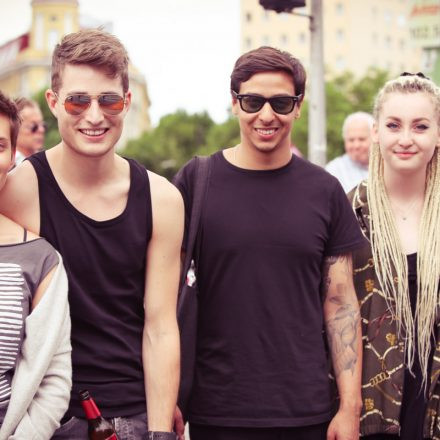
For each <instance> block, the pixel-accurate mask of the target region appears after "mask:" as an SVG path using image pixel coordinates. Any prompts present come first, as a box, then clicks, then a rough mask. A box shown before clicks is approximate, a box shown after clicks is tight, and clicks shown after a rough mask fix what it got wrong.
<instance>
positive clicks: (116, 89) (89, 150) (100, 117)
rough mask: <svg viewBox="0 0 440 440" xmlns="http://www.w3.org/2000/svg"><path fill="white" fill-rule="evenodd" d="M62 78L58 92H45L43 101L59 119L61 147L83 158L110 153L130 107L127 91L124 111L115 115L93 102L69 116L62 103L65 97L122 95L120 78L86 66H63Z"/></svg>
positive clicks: (96, 101) (129, 96)
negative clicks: (104, 110) (44, 100)
mask: <svg viewBox="0 0 440 440" xmlns="http://www.w3.org/2000/svg"><path fill="white" fill-rule="evenodd" d="M61 78H62V81H61V87H60V89H59V91H58V93H57V94H55V93H54V92H53V91H52V90H48V91H47V92H46V98H47V102H48V104H49V107H50V109H51V110H52V113H53V114H54V115H55V117H56V118H57V119H58V129H59V131H60V135H61V139H62V143H63V145H64V147H66V148H69V149H70V151H72V152H75V153H76V154H79V155H84V156H91V157H99V156H103V155H106V154H109V153H110V154H113V152H114V146H115V144H116V142H117V141H118V140H119V138H120V136H121V133H122V128H123V122H124V117H125V115H126V113H127V110H128V108H129V105H130V98H131V94H130V92H127V93H126V95H125V102H126V104H125V107H124V109H123V110H122V112H121V113H119V114H117V115H108V114H106V113H104V112H103V111H102V109H101V108H100V106H99V104H98V100H97V99H92V102H91V105H90V107H88V108H87V109H86V110H84V111H83V112H82V113H81V114H79V115H71V114H68V113H67V112H66V110H65V108H64V101H65V100H66V97H67V96H70V95H72V94H78V93H82V94H88V95H91V96H97V95H100V94H109V93H112V94H118V95H120V96H124V93H123V89H122V83H121V78H119V77H116V78H111V77H109V76H108V75H106V74H105V73H104V72H103V71H101V70H98V69H96V68H94V67H91V66H88V65H72V64H67V65H66V66H65V67H64V69H63V71H62V77H61ZM57 95H58V97H57Z"/></svg>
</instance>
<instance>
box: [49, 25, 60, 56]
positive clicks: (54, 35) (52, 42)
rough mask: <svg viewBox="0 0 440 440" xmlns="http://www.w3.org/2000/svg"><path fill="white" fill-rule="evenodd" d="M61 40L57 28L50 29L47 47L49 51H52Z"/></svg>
mask: <svg viewBox="0 0 440 440" xmlns="http://www.w3.org/2000/svg"><path fill="white" fill-rule="evenodd" d="M58 40H59V36H58V32H57V31H56V30H53V29H52V30H50V31H49V35H48V37H47V48H48V50H49V51H52V50H53V49H54V48H55V46H56V44H57V43H58Z"/></svg>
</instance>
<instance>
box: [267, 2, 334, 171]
mask: <svg viewBox="0 0 440 440" xmlns="http://www.w3.org/2000/svg"><path fill="white" fill-rule="evenodd" d="M308 1H310V4H311V8H310V11H311V15H307V14H302V13H296V12H293V10H294V8H298V7H303V6H305V3H306V2H305V0H302V1H301V0H260V4H261V6H263V8H264V9H269V10H273V11H276V12H277V13H280V12H289V13H291V14H294V15H299V16H302V17H307V18H308V19H309V22H310V71H309V78H310V81H309V84H310V87H309V90H310V92H309V127H308V150H309V160H310V161H311V162H313V163H315V164H317V165H321V166H324V165H325V163H326V152H327V140H326V122H325V115H326V112H325V82H324V43H323V21H322V0H308Z"/></svg>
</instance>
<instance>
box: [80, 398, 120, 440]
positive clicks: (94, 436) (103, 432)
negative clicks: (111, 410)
mask: <svg viewBox="0 0 440 440" xmlns="http://www.w3.org/2000/svg"><path fill="white" fill-rule="evenodd" d="M79 398H80V400H81V405H82V407H83V409H84V412H85V414H86V419H87V422H88V424H89V439H90V440H118V437H117V435H116V432H115V429H114V428H113V426H112V424H111V423H110V422H109V421H107V420H105V419H104V417H102V415H101V412H100V411H99V409H98V407H97V406H96V403H95V401H94V400H93V399H92V398H91V397H90V393H89V392H88V391H87V390H82V391H80V392H79Z"/></svg>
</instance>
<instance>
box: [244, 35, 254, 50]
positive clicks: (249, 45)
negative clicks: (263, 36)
mask: <svg viewBox="0 0 440 440" xmlns="http://www.w3.org/2000/svg"><path fill="white" fill-rule="evenodd" d="M244 45H245V47H247V48H248V49H250V48H251V47H252V39H251V38H249V37H247V38H245V40H244Z"/></svg>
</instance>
